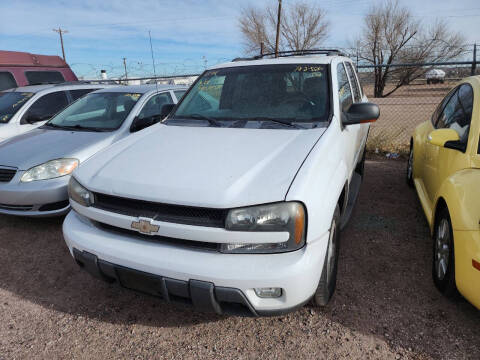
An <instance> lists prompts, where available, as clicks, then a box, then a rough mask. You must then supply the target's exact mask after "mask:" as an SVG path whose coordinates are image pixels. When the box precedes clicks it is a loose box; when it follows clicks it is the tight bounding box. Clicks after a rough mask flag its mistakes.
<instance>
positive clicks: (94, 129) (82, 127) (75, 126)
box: [44, 123, 109, 132]
mask: <svg viewBox="0 0 480 360" xmlns="http://www.w3.org/2000/svg"><path fill="white" fill-rule="evenodd" d="M44 126H48V127H52V128H55V129H62V130H72V129H73V130H85V131H97V132H100V131H109V130H108V129H100V128H91V127H85V126H82V125H78V124H77V125H73V126H68V125H57V124H51V123H46V124H45V125H44Z"/></svg>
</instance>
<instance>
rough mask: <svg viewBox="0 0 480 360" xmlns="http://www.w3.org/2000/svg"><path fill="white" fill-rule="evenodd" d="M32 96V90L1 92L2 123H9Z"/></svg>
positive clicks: (0, 119)
mask: <svg viewBox="0 0 480 360" xmlns="http://www.w3.org/2000/svg"><path fill="white" fill-rule="evenodd" d="M32 96H33V93H31V92H0V123H8V122H9V121H10V119H11V118H12V117H13V115H15V114H16V113H17V111H18V110H20V108H21V107H22V105H23V104H25V102H26V101H27V100H28V99H30V98H31V97H32Z"/></svg>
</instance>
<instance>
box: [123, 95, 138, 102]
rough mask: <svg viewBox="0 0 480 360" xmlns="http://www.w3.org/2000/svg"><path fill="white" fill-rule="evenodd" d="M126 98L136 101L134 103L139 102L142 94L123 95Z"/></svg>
mask: <svg viewBox="0 0 480 360" xmlns="http://www.w3.org/2000/svg"><path fill="white" fill-rule="evenodd" d="M123 95H124V96H127V97H129V98H130V99H132V100H134V101H137V100H138V99H140V96H141V95H142V94H136V93H131V94H130V93H127V94H123Z"/></svg>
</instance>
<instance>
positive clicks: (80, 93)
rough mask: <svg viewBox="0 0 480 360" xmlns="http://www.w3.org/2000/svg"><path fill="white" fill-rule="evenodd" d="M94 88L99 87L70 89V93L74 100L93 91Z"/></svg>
mask: <svg viewBox="0 0 480 360" xmlns="http://www.w3.org/2000/svg"><path fill="white" fill-rule="evenodd" d="M94 90H98V89H77V90H70V95H71V96H72V101H75V100H77V99H80V98H81V97H82V96H84V95H87V94H88V93H91V92H92V91H94Z"/></svg>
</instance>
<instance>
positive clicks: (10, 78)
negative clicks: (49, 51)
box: [0, 50, 78, 91]
mask: <svg viewBox="0 0 480 360" xmlns="http://www.w3.org/2000/svg"><path fill="white" fill-rule="evenodd" d="M77 80H78V79H77V77H76V76H75V74H74V73H73V71H72V70H71V69H70V67H69V66H68V64H67V63H66V62H65V61H64V60H63V59H62V58H61V57H59V56H50V55H37V54H30V53H27V52H18V51H5V50H0V91H2V90H6V89H11V88H15V87H20V86H27V85H39V84H54V83H62V82H65V81H77Z"/></svg>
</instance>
